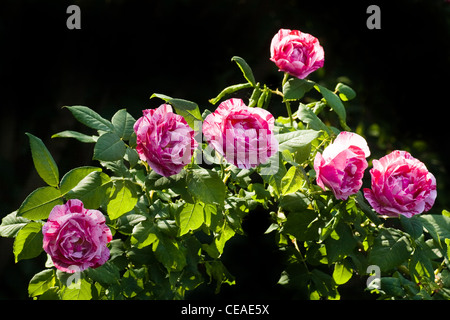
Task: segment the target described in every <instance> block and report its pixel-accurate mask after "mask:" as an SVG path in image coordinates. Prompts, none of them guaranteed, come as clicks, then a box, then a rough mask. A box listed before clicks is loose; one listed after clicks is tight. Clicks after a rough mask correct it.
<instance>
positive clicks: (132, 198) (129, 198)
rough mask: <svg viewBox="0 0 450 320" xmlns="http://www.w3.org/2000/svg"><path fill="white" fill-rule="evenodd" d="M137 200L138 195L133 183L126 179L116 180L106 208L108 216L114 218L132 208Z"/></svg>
mask: <svg viewBox="0 0 450 320" xmlns="http://www.w3.org/2000/svg"><path fill="white" fill-rule="evenodd" d="M137 201H138V197H137V195H136V192H135V191H134V186H133V184H132V183H131V182H130V181H127V180H116V181H115V183H114V187H113V191H112V196H111V199H110V201H109V203H108V206H107V209H106V210H107V212H108V216H109V218H110V219H111V220H114V219H117V218H119V217H120V216H122V215H123V214H125V213H127V212H129V211H131V210H133V208H134V206H135V205H136V203H137Z"/></svg>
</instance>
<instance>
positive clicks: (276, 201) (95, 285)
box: [0, 29, 450, 299]
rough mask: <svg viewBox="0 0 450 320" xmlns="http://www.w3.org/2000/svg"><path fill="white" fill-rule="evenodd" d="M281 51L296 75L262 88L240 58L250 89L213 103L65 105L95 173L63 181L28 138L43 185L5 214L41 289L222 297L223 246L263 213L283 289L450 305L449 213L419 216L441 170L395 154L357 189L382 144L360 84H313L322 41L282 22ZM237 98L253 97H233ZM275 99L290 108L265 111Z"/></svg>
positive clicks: (65, 295) (34, 286) (307, 295)
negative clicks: (361, 103)
mask: <svg viewBox="0 0 450 320" xmlns="http://www.w3.org/2000/svg"><path fill="white" fill-rule="evenodd" d="M270 53H271V60H272V61H274V62H275V63H276V64H277V66H278V67H279V68H280V70H281V71H284V72H285V73H284V76H283V79H282V81H281V87H279V88H271V87H269V86H267V85H265V84H261V83H259V82H257V81H256V79H255V77H254V75H253V72H252V69H251V68H250V66H249V65H248V64H247V63H246V61H245V60H244V59H243V58H241V57H237V56H235V57H233V58H232V61H234V62H235V63H236V64H237V65H238V67H239V69H240V71H241V72H242V74H243V77H244V79H245V82H244V83H239V84H233V85H231V86H229V87H226V88H225V89H223V90H222V91H221V92H220V93H219V94H218V95H217V96H216V97H215V98H213V99H211V100H210V102H211V104H212V105H215V104H217V103H218V102H219V101H222V100H223V101H222V102H221V103H220V104H219V105H218V107H217V108H212V109H213V110H211V111H210V110H208V109H206V110H204V111H203V112H201V111H200V108H199V107H198V105H197V104H196V103H194V102H192V101H188V100H184V99H179V98H172V97H169V96H166V95H163V94H159V93H155V94H153V95H152V96H151V98H152V99H153V98H158V99H162V100H163V101H164V102H165V103H164V104H163V105H161V106H160V107H159V108H156V109H145V110H144V111H143V115H142V116H141V117H140V118H138V119H137V120H136V119H135V118H134V117H133V116H132V115H131V114H130V113H128V112H127V110H126V109H121V110H118V111H117V112H116V113H115V114H114V115H113V116H112V118H111V119H106V118H104V117H102V116H101V115H100V114H98V113H97V112H95V111H94V110H92V109H90V108H88V107H84V106H69V107H65V108H66V109H68V110H69V111H70V112H71V113H72V115H73V116H74V117H75V118H76V119H77V120H78V121H80V122H81V123H82V124H84V125H86V126H87V127H88V128H89V130H90V131H91V132H87V133H81V132H76V131H63V132H59V133H56V134H54V135H53V136H52V137H53V138H74V139H77V140H79V141H81V142H83V143H88V144H92V145H93V157H92V159H93V161H94V163H95V164H96V166H88V165H84V166H81V167H78V168H74V169H72V170H69V171H68V172H67V173H65V174H64V176H62V178H60V174H59V168H58V165H57V164H56V162H55V161H54V159H53V157H52V155H51V154H50V152H49V151H48V149H47V147H46V146H45V145H44V143H43V142H42V140H40V139H39V138H37V137H35V136H34V135H32V134H29V133H27V135H28V137H29V141H30V149H31V155H32V159H33V163H34V166H35V168H36V171H37V173H38V174H39V176H40V177H41V178H42V180H43V182H45V184H46V186H43V187H41V188H38V189H36V190H35V191H33V192H32V193H31V194H29V195H28V196H27V197H26V199H25V200H24V201H23V203H22V204H21V205H20V207H19V208H18V210H16V211H14V212H12V213H10V214H8V215H6V216H5V217H4V218H3V220H2V223H1V225H0V235H1V236H4V237H11V238H15V240H14V245H13V252H14V257H15V261H16V262H19V261H21V260H24V259H32V258H35V257H38V256H40V255H41V254H42V253H43V252H45V253H46V254H47V258H48V259H47V263H46V264H45V269H44V270H42V271H41V272H39V273H37V274H36V275H35V276H34V277H33V278H32V279H31V280H30V283H29V287H28V293H29V295H30V297H32V298H34V299H38V298H39V299H182V298H185V296H186V294H187V293H188V292H191V291H194V290H195V289H196V288H198V287H199V286H200V285H202V284H203V288H205V287H206V288H211V287H212V290H213V291H214V292H216V293H218V292H219V291H220V290H221V287H222V286H223V285H234V284H235V283H236V279H235V277H234V275H232V274H231V273H230V271H229V270H228V268H227V265H226V263H224V261H223V260H222V258H223V253H224V249H225V247H226V246H227V242H228V241H229V240H230V239H232V238H233V237H234V236H235V235H236V234H239V235H245V228H243V226H242V224H243V221H244V219H245V218H246V217H247V215H248V214H249V213H250V212H251V211H254V210H264V211H266V212H267V216H269V217H270V224H269V225H268V226H267V230H266V231H265V235H264V237H265V236H266V235H268V234H270V235H271V236H272V237H271V239H274V240H275V241H276V245H277V247H278V249H279V254H280V256H281V257H282V259H281V261H278V262H279V263H281V264H282V265H281V266H280V265H277V266H276V268H277V270H282V271H281V272H280V275H279V280H278V283H277V284H273V285H274V286H275V285H277V286H282V287H283V288H287V289H288V290H287V291H286V292H288V293H289V294H290V295H291V296H292V297H295V298H304V299H339V298H340V297H341V294H340V288H341V286H346V285H347V284H348V283H350V282H352V283H357V284H361V285H359V286H358V287H357V289H355V290H360V291H358V292H356V293H355V295H360V294H362V293H364V292H365V293H367V294H368V295H370V294H371V295H372V296H374V297H377V298H379V299H450V263H449V261H450V259H449V252H450V250H449V249H450V227H449V226H450V213H449V212H448V211H445V210H444V211H443V212H442V214H438V213H435V212H431V214H420V213H423V212H424V211H428V210H429V211H433V208H432V206H433V204H434V201H435V198H436V194H437V193H436V181H435V178H434V176H433V175H432V174H431V173H430V172H429V171H428V170H427V168H426V167H425V164H423V163H422V162H420V161H419V160H417V159H414V158H413V157H412V156H411V155H410V154H409V153H407V152H405V151H394V152H393V153H391V154H389V155H387V156H385V157H383V158H381V159H380V160H373V168H371V170H370V175H371V178H372V181H371V183H372V187H371V189H365V190H364V195H365V197H366V199H367V201H368V203H367V202H366V200H365V198H364V195H363V193H362V192H361V191H360V188H361V186H362V184H363V183H364V181H363V180H364V178H363V176H364V172H365V170H366V169H367V168H368V162H367V160H366V158H368V157H369V156H370V149H369V146H368V144H367V142H366V140H365V139H364V138H363V137H362V135H358V134H356V133H352V132H351V128H350V127H349V126H348V124H347V117H346V115H347V113H346V107H345V105H344V103H347V102H348V101H350V100H352V99H353V98H354V97H355V95H356V93H355V92H354V91H353V89H351V88H350V87H349V86H348V85H346V84H344V83H338V84H337V85H336V86H335V88H334V90H330V89H328V88H326V86H325V85H324V84H323V83H318V82H315V81H312V80H309V79H308V80H307V79H304V78H305V77H306V76H307V75H308V74H309V73H311V72H312V71H314V70H316V69H317V68H319V67H321V66H322V65H323V49H322V47H321V46H320V45H319V44H318V41H317V40H316V38H314V37H313V36H310V35H307V34H305V33H301V32H300V31H298V30H293V31H291V30H286V29H282V30H280V31H279V32H278V34H277V35H276V36H275V38H274V40H273V41H272V44H271V47H270ZM290 76H293V77H290ZM311 90H315V91H316V94H315V95H311V96H307V94H308V93H309V91H311ZM239 91H244V95H241V96H247V97H249V98H248V103H246V102H244V101H243V100H241V99H237V98H234V97H233V96H234V95H235V94H236V93H237V92H239ZM314 97H316V98H314ZM317 97H318V98H317ZM275 98H276V99H279V101H281V102H282V103H283V104H284V105H285V106H286V112H287V117H284V116H279V117H277V118H275V117H273V115H272V114H271V113H270V112H268V111H267V108H268V107H269V106H271V103H272V99H275ZM294 108H295V109H294ZM324 110H325V111H324ZM292 111H293V112H292ZM328 111H331V112H328ZM325 112H327V117H326V121H324V118H323V114H324V113H325ZM201 131H202V132H201ZM201 133H203V138H204V141H202V140H201V138H200V137H201V136H202V134H201ZM194 138H195V139H194ZM212 150H214V152H213V151H212ZM369 163H370V161H369ZM371 206H372V207H373V209H372V207H371ZM374 209H375V210H374ZM271 250H272V249H271ZM370 270H378V272H376V274H375V275H372V276H371V277H369V276H370V272H371V271H370ZM73 271H75V273H74V274H71V273H70V272H73ZM68 275H70V276H68ZM75 278H76V279H78V280H77V285H76V286H71V283H72V282H71V280H73V279H75ZM350 280H352V281H350ZM371 280H374V281H371ZM366 281H367V282H366ZM347 288H348V287H347Z"/></svg>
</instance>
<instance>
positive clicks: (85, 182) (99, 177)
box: [66, 171, 112, 209]
mask: <svg viewBox="0 0 450 320" xmlns="http://www.w3.org/2000/svg"><path fill="white" fill-rule="evenodd" d="M111 183H112V182H111V179H110V177H108V175H106V174H104V173H103V172H99V171H94V172H91V173H90V174H88V175H87V176H86V177H85V178H83V179H82V180H81V181H80V182H79V183H78V184H77V186H76V187H74V188H72V190H70V191H69V192H68V193H67V194H66V198H67V199H79V200H81V201H83V204H84V207H85V208H87V209H97V208H99V207H100V205H101V204H102V203H103V202H104V201H106V199H107V197H108V196H109V188H110V186H111Z"/></svg>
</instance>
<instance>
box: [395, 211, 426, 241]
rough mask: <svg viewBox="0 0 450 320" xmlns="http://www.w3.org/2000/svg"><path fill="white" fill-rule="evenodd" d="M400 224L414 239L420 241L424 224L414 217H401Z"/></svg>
mask: <svg viewBox="0 0 450 320" xmlns="http://www.w3.org/2000/svg"><path fill="white" fill-rule="evenodd" d="M399 218H400V223H401V224H402V226H403V229H404V230H405V231H406V232H407V233H409V234H410V235H411V237H413V238H414V239H418V238H419V237H420V236H421V235H422V234H423V225H422V222H421V221H420V220H419V219H417V218H414V217H411V218H407V217H405V216H404V215H400V217H399Z"/></svg>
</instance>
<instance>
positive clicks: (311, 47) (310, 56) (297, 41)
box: [270, 29, 324, 79]
mask: <svg viewBox="0 0 450 320" xmlns="http://www.w3.org/2000/svg"><path fill="white" fill-rule="evenodd" d="M270 56H271V58H270V60H271V61H273V62H275V64H276V65H277V67H278V68H279V71H284V72H287V73H289V74H290V75H292V76H294V77H297V78H300V79H304V78H306V77H307V76H308V75H309V74H310V73H311V72H313V71H315V70H317V69H319V68H321V67H323V63H324V52H323V48H322V46H321V45H320V44H319V40H317V38H315V37H313V36H312V35H310V34H307V33H303V32H301V31H299V30H289V29H280V31H278V33H277V34H276V35H275V36H274V37H273V39H272V42H271V44H270Z"/></svg>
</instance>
